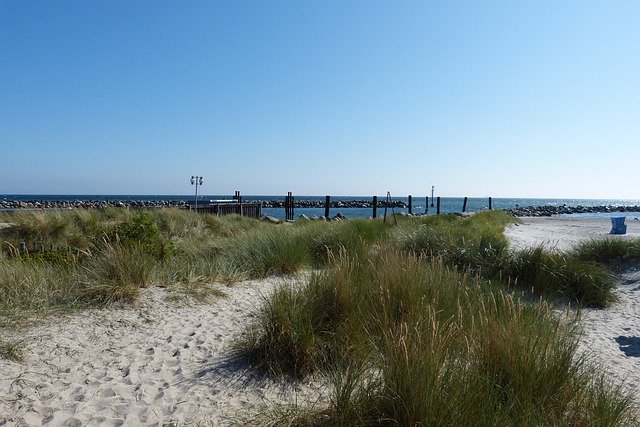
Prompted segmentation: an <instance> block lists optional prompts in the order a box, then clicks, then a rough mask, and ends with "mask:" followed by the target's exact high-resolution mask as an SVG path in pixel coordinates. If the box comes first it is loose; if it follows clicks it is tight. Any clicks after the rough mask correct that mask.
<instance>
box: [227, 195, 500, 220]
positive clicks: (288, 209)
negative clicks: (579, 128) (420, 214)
mask: <svg viewBox="0 0 640 427" xmlns="http://www.w3.org/2000/svg"><path fill="white" fill-rule="evenodd" d="M236 197H238V200H239V197H240V195H239V192H238V191H236ZM387 198H389V196H387ZM435 199H436V214H437V215H440V197H435ZM387 201H388V200H387ZM407 201H408V203H407V211H408V213H409V215H412V214H413V197H412V196H411V195H409V196H408V197H407ZM432 202H433V199H432ZM294 205H295V200H294V197H293V195H292V194H291V192H288V193H287V196H286V197H285V200H284V212H285V219H287V220H293V219H294ZM371 205H372V210H373V212H372V215H371V217H372V218H377V216H378V196H373V200H372V203H371ZM385 206H387V205H386V204H385ZM431 206H432V207H433V204H432V205H431ZM330 207H331V196H325V200H324V217H325V218H329V208H330ZM491 209H492V202H491V197H489V210H491ZM428 210H429V196H426V197H425V205H424V213H425V214H427V212H428ZM466 211H467V197H465V198H464V201H463V202H462V212H466ZM385 216H386V211H385Z"/></svg>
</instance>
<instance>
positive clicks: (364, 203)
mask: <svg viewBox="0 0 640 427" xmlns="http://www.w3.org/2000/svg"><path fill="white" fill-rule="evenodd" d="M247 202H250V203H260V204H262V207H264V208H283V207H284V206H285V201H284V200H255V199H251V200H247ZM193 204H194V201H193V200H0V209H2V210H15V209H106V208H132V209H145V208H149V209H150V208H183V209H188V208H189V207H191V205H193ZM198 204H199V205H200V206H206V205H207V204H209V201H208V200H198ZM294 207H295V208H311V209H313V208H316V209H320V208H324V207H325V202H324V201H323V200H322V201H321V200H294ZM330 207H331V208H334V209H336V208H338V209H339V208H364V209H366V208H369V209H370V208H372V207H373V201H372V200H338V201H332V202H331V203H330ZM378 207H382V208H384V207H394V208H402V209H405V208H407V203H405V202H403V201H401V200H394V201H391V202H387V201H384V200H379V201H378Z"/></svg>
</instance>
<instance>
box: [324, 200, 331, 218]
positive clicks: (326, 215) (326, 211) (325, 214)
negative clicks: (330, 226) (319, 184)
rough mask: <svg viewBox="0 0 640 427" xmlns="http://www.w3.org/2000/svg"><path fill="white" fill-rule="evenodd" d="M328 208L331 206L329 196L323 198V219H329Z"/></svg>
mask: <svg viewBox="0 0 640 427" xmlns="http://www.w3.org/2000/svg"><path fill="white" fill-rule="evenodd" d="M329 206H331V196H325V198H324V217H325V218H327V219H328V218H329Z"/></svg>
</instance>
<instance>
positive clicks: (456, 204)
mask: <svg viewBox="0 0 640 427" xmlns="http://www.w3.org/2000/svg"><path fill="white" fill-rule="evenodd" d="M231 198H232V196H231V195H206V194H205V195H198V201H199V202H206V201H208V200H220V199H231ZM242 198H243V200H245V201H247V202H249V201H256V200H281V201H284V198H285V197H284V195H282V196H243V197H242ZM294 198H295V199H296V200H310V201H321V202H324V199H325V196H296V195H294ZM193 199H194V196H193V195H60V194H58V195H51V194H35V195H34V194H0V200H17V201H28V200H47V201H56V200H58V201H86V200H94V201H103V200H109V201H123V202H126V201H133V200H141V201H161V200H177V201H190V200H193ZM371 199H372V197H371V196H331V201H351V200H363V201H371ZM385 199H386V197H385V196H382V195H381V196H378V200H379V201H382V200H385ZM392 199H393V200H398V201H403V202H405V203H408V198H407V197H392ZM463 200H464V198H463V197H442V198H441V200H440V212H441V213H452V212H461V211H462V204H463ZM562 205H567V206H587V207H588V206H640V199H636V200H619V199H532V198H492V207H493V208H494V209H510V208H514V207H516V206H520V207H525V206H562ZM488 208H489V198H488V197H487V198H469V199H468V200H467V212H476V211H480V210H483V209H488ZM393 211H394V212H407V209H400V208H395V209H394V210H393ZM262 212H263V213H264V214H266V215H269V216H273V217H276V218H284V216H285V215H284V209H283V208H263V209H262ZM338 212H340V213H342V214H343V215H345V216H347V217H350V218H358V217H360V218H362V217H364V218H366V217H369V216H371V214H372V210H371V208H332V209H331V210H330V215H331V216H335V215H336V214H337V213H338ZM391 212H392V209H391V208H388V209H387V213H388V214H390V213H391ZM383 213H384V208H378V215H382V214H383ZM413 213H415V214H423V213H427V214H435V213H436V207H435V200H433V206H432V200H431V198H429V203H428V204H426V200H425V198H424V197H415V196H414V197H413ZM301 214H304V215H307V216H309V217H311V216H320V215H324V208H296V209H295V215H296V217H297V216H299V215H301ZM579 215H580V216H592V217H600V216H602V217H609V216H612V214H610V213H609V214H604V213H594V214H579ZM625 215H627V216H636V217H637V216H640V212H627V213H625Z"/></svg>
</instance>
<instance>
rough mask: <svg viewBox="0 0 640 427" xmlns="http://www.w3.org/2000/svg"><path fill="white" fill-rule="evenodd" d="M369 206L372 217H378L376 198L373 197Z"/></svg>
mask: <svg viewBox="0 0 640 427" xmlns="http://www.w3.org/2000/svg"><path fill="white" fill-rule="evenodd" d="M371 205H372V207H373V215H372V217H373V218H375V217H376V216H378V196H373V202H371Z"/></svg>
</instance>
